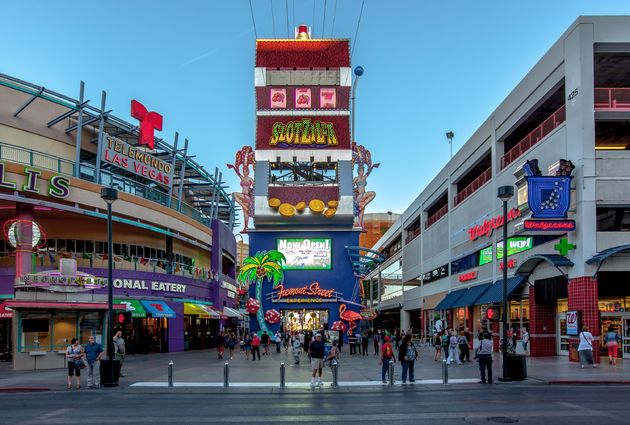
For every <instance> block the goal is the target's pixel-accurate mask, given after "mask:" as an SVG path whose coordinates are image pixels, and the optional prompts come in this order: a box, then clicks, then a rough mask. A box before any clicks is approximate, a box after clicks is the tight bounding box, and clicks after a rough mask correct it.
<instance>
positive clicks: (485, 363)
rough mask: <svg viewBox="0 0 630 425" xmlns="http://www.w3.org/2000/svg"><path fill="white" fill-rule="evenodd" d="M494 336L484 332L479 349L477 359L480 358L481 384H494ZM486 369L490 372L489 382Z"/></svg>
mask: <svg viewBox="0 0 630 425" xmlns="http://www.w3.org/2000/svg"><path fill="white" fill-rule="evenodd" d="M491 338H492V336H491V335H490V333H489V332H484V333H483V337H482V339H481V343H480V344H479V347H478V348H477V356H476V357H477V358H479V372H480V373H481V381H479V383H480V384H485V383H486V382H487V383H488V384H492V339H491ZM486 369H487V370H488V380H487V381H486Z"/></svg>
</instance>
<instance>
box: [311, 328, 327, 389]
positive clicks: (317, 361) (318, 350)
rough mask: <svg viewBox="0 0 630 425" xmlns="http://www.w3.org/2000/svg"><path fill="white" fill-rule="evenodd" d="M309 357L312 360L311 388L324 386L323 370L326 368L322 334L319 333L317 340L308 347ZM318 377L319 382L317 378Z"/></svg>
mask: <svg viewBox="0 0 630 425" xmlns="http://www.w3.org/2000/svg"><path fill="white" fill-rule="evenodd" d="M308 355H309V356H310V358H311V370H312V371H313V373H312V375H311V388H315V387H316V386H318V387H321V386H322V385H323V384H322V369H323V367H324V343H323V342H322V334H320V333H317V334H316V335H315V340H314V341H312V342H311V343H310V345H309V347H308ZM316 376H317V381H316V380H315V377H316Z"/></svg>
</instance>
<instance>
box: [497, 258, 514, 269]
mask: <svg viewBox="0 0 630 425" xmlns="http://www.w3.org/2000/svg"><path fill="white" fill-rule="evenodd" d="M516 264H517V262H516V260H514V259H509V260H508V261H507V266H508V269H514V268H516ZM499 270H503V261H501V262H500V263H499Z"/></svg>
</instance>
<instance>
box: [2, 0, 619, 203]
mask: <svg viewBox="0 0 630 425" xmlns="http://www.w3.org/2000/svg"><path fill="white" fill-rule="evenodd" d="M252 3H253V11H254V17H255V23H256V31H257V34H258V37H259V38H273V37H274V29H275V35H276V36H278V37H286V35H287V14H286V8H287V6H288V9H289V26H290V28H291V29H290V31H291V34H292V33H293V26H294V25H297V24H300V23H305V24H308V25H311V26H313V27H314V36H315V37H321V36H322V31H323V30H324V34H325V36H326V37H330V36H331V35H332V36H333V37H340V38H354V34H355V31H356V29H357V21H358V18H359V12H360V9H361V4H362V0H326V1H324V0H273V1H272V0H252ZM335 4H336V13H335ZM271 5H273V20H272V7H271ZM324 6H326V14H325V17H324ZM629 11H630V4H629V3H628V2H625V1H619V0H616V1H607V0H597V1H595V0H591V1H587V0H553V1H549V0H545V1H541V0H528V1H518V2H517V1H505V0H503V1H495V0H491V1H478V2H472V1H470V0H452V1H449V2H433V1H420V0H418V1H402V0H390V1H381V0H365V6H364V10H363V15H362V19H361V25H360V27H359V30H358V37H357V40H356V45H355V49H354V53H353V58H352V59H353V65H355V66H356V65H361V66H363V67H364V68H365V74H364V76H363V77H362V78H361V81H360V84H359V87H358V90H357V116H356V125H357V129H356V138H357V141H358V142H359V143H361V144H363V145H365V146H366V147H368V148H369V149H370V150H371V151H372V157H373V158H374V159H375V161H378V162H381V167H380V168H379V169H377V170H375V171H374V173H373V174H372V176H371V177H370V180H369V181H368V188H369V190H375V191H376V192H377V197H376V199H375V200H374V201H373V202H372V204H371V205H370V206H369V207H368V212H381V211H388V210H389V211H394V212H402V211H403V210H404V209H405V207H406V206H408V205H409V203H410V202H411V201H412V200H413V199H414V198H415V197H416V196H417V194H418V193H419V192H420V191H421V190H422V188H423V187H424V186H425V185H426V184H427V183H428V182H429V181H430V180H431V178H432V177H433V176H434V175H435V174H436V173H437V172H438V171H439V170H440V168H441V167H443V166H444V164H445V163H446V161H447V160H448V156H449V150H448V143H447V142H446V138H445V136H444V134H445V132H446V131H448V130H452V131H454V132H455V141H454V149H455V150H456V149H457V148H458V147H460V146H461V145H462V144H463V143H464V142H465V141H466V140H467V139H468V138H469V137H470V136H471V135H472V133H473V132H474V131H475V130H476V129H477V128H478V127H479V125H480V124H481V123H482V122H483V121H484V120H485V119H486V118H487V117H488V116H489V114H490V113H491V112H492V111H493V110H494V109H495V108H496V106H497V105H498V104H499V102H501V101H502V100H503V99H504V98H505V96H506V95H507V94H508V93H509V92H510V90H512V89H513V88H514V86H515V85H516V84H517V83H518V82H519V81H520V80H521V79H522V78H523V76H524V75H525V74H526V73H527V72H528V71H529V70H530V69H531V67H532V66H533V65H534V64H535V63H536V61H537V60H538V59H539V58H540V57H541V56H542V55H543V54H544V53H545V51H546V50H547V49H548V48H549V47H550V46H551V45H552V43H553V42H554V41H555V40H556V39H557V38H558V37H559V36H560V35H561V34H562V33H563V32H564V31H565V29H566V28H567V27H568V26H569V25H570V24H571V23H572V22H573V21H574V20H575V19H576V17H577V16H578V15H591V14H592V15H608V14H628V13H629ZM2 12H3V13H2V15H3V17H4V19H3V23H2V26H0V36H1V39H2V40H3V47H2V49H1V50H0V72H3V73H6V74H9V75H13V76H15V77H18V78H21V79H24V80H27V81H30V82H33V83H36V84H38V85H43V86H45V87H47V88H50V89H52V90H55V91H58V92H61V93H64V94H66V95H69V96H73V97H77V98H78V91H79V81H80V80H84V81H85V82H86V91H87V97H88V98H89V99H91V100H92V103H93V104H95V105H98V103H99V99H100V92H101V90H105V91H107V93H108V108H113V110H114V114H115V115H117V116H120V117H121V118H123V119H126V120H128V121H130V122H134V120H133V119H132V118H131V117H130V115H129V108H130V107H129V103H130V100H131V99H138V100H140V101H141V102H142V103H144V104H145V105H146V106H147V107H148V108H149V109H151V110H155V111H157V112H160V113H162V115H163V116H164V131H163V132H162V133H160V136H162V137H164V138H166V139H170V140H172V138H173V134H174V132H175V131H179V133H180V135H181V136H183V137H187V138H188V139H190V143H191V144H190V151H191V153H192V154H195V155H197V158H196V159H197V160H198V161H199V162H200V163H202V164H204V165H205V166H206V168H207V169H210V170H212V169H213V168H214V166H219V167H220V169H221V170H222V171H223V173H224V175H225V174H227V176H226V179H227V182H228V184H229V185H230V187H231V188H230V189H229V191H230V192H231V191H232V190H235V189H236V188H238V181H237V179H236V177H235V176H234V175H233V174H231V172H230V170H228V169H227V168H226V167H225V164H226V163H228V162H232V161H233V159H234V153H235V152H236V151H237V150H238V149H240V147H241V146H243V145H247V144H249V145H253V144H254V131H255V116H254V87H253V74H254V73H253V66H254V47H255V43H254V40H255V36H254V28H253V25H252V19H251V15H250V9H249V2H248V0H230V1H178V2H173V1H155V0H154V1H145V0H142V1H139V0H136V1H118V0H110V1H107V2H104V3H102V4H99V5H98V6H94V7H92V6H89V5H88V4H87V3H85V2H78V1H59V2H47V1H43V0H41V1H29V0H23V1H20V2H10V3H6V4H5V5H3V8H2ZM333 21H334V28H333ZM272 22H275V26H274V25H273V23H272ZM324 25H325V26H324Z"/></svg>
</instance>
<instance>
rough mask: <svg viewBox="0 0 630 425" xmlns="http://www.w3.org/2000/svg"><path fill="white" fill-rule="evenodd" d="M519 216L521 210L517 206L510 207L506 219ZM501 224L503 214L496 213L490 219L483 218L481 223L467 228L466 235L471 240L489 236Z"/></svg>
mask: <svg viewBox="0 0 630 425" xmlns="http://www.w3.org/2000/svg"><path fill="white" fill-rule="evenodd" d="M520 216H521V210H519V209H518V208H512V209H511V210H510V211H508V215H507V221H508V223H509V222H510V221H513V220H516V219H517V218H519V217H520ZM501 226H503V214H501V215H498V216H496V217H494V218H491V219H490V220H484V221H483V224H480V225H479V224H477V225H474V226H472V227H471V228H469V229H468V237H469V239H470V240H471V241H474V240H476V239H478V238H480V237H482V236H485V237H490V236H491V235H492V232H493V231H494V230H495V229H498V228H499V227H501Z"/></svg>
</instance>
